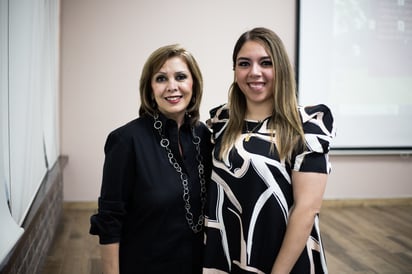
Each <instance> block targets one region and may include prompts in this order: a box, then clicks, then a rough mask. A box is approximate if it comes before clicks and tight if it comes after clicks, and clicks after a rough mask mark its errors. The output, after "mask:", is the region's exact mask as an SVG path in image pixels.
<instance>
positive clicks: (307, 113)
mask: <svg viewBox="0 0 412 274" xmlns="http://www.w3.org/2000/svg"><path fill="white" fill-rule="evenodd" d="M298 110H299V114H300V117H301V119H302V123H303V130H304V131H307V130H309V131H310V129H311V128H312V129H313V128H316V127H322V128H324V129H325V130H326V131H328V132H331V133H332V132H333V126H334V123H333V115H332V111H331V110H330V108H329V107H328V106H326V105H324V104H319V105H313V106H299V107H298Z"/></svg>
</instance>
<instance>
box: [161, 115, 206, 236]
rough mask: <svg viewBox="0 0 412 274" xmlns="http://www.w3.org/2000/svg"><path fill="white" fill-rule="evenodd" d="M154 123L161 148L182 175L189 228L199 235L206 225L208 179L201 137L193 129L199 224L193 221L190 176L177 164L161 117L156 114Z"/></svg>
mask: <svg viewBox="0 0 412 274" xmlns="http://www.w3.org/2000/svg"><path fill="white" fill-rule="evenodd" d="M153 118H154V123H153V127H154V128H155V129H156V130H157V131H158V132H159V135H160V146H162V147H163V148H164V149H165V150H166V152H167V158H168V159H169V163H170V164H171V165H172V167H174V169H175V170H176V172H177V173H178V174H179V175H180V180H181V181H182V186H183V196H182V197H183V201H184V202H185V211H186V213H185V217H186V221H187V223H188V225H189V227H190V228H191V229H192V230H193V232H194V233H198V232H200V231H202V228H203V224H204V219H205V216H204V208H205V204H206V179H205V169H204V165H203V163H202V161H203V156H202V155H201V154H200V141H201V139H200V137H199V136H197V135H196V133H195V130H194V128H193V127H191V132H192V136H193V139H192V142H193V144H194V145H195V148H196V152H197V154H196V160H197V161H198V163H199V164H198V165H197V170H198V174H199V180H200V204H201V206H200V215H199V219H198V221H197V223H195V222H194V220H193V213H192V212H191V211H190V209H191V207H192V206H191V205H190V193H189V182H188V176H187V174H186V173H184V172H183V171H182V167H181V166H180V165H179V163H178V162H177V160H176V158H175V156H174V155H173V152H172V150H171V149H170V147H169V144H170V141H169V139H167V138H166V137H165V136H164V135H163V132H162V126H163V123H162V122H161V121H160V120H159V115H158V114H157V113H156V114H155V115H154V116H153Z"/></svg>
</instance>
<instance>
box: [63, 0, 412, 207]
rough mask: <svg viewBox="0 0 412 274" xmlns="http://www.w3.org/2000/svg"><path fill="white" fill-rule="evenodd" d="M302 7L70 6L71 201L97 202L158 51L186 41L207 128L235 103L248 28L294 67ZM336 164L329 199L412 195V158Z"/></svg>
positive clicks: (234, 2)
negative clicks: (236, 71)
mask: <svg viewBox="0 0 412 274" xmlns="http://www.w3.org/2000/svg"><path fill="white" fill-rule="evenodd" d="M295 8H296V3H295V1H282V0H259V1H253V2H251V1H245V0H226V1H219V0H214V1H192V0H177V1H167V0H156V1H132V0H128V1H127V0H122V1H116V0H105V1H101V0H100V1H99V0H86V1H85V0H62V59H61V66H62V67H61V73H62V75H61V79H62V83H61V92H62V94H61V100H62V102H61V106H62V107H61V111H62V113H61V119H62V121H61V138H62V140H61V150H62V154H66V155H68V156H69V163H68V165H67V167H66V168H65V170H64V183H65V185H64V195H65V200H66V201H95V200H96V199H97V197H98V194H99V190H100V183H101V171H102V165H103V159H104V155H103V145H104V141H105V138H106V136H107V134H108V133H109V132H110V131H111V130H112V129H114V128H116V127H118V126H120V125H122V124H123V123H125V122H127V121H129V120H131V119H133V118H135V117H136V116H137V112H138V105H139V98H138V81H139V77H140V72H141V68H142V66H143V63H144V62H145V60H146V58H147V57H148V55H149V54H150V53H151V52H152V51H153V50H154V49H156V48H157V47H160V46H163V45H165V44H170V43H176V42H178V43H181V44H183V45H184V46H186V47H187V48H188V49H189V50H190V51H191V52H193V54H194V55H195V57H196V58H197V60H198V62H199V65H200V67H201V69H202V71H203V75H204V80H205V94H204V100H203V104H202V109H201V115H202V117H201V118H202V120H205V119H206V118H207V113H208V110H209V109H210V108H211V107H213V106H215V105H217V104H220V103H223V102H225V101H226V95H227V89H228V87H229V84H230V83H231V80H232V75H233V72H232V64H231V54H232V48H233V46H234V43H235V41H236V39H237V38H238V36H239V35H240V34H241V33H243V32H244V31H245V30H247V29H250V28H252V27H255V26H266V27H269V28H271V29H273V30H275V31H276V32H277V33H278V34H279V36H280V37H281V38H282V39H283V41H284V43H285V45H286V48H287V49H288V52H289V54H290V57H291V60H292V62H293V63H294V61H295V44H296V15H295ZM332 161H333V166H334V172H333V174H332V175H331V177H330V180H329V185H328V189H327V193H326V198H371V197H373V198H379V197H411V196H412V187H411V186H409V184H410V181H411V179H410V178H412V159H411V158H400V157H394V156H383V157H380V156H368V157H364V156H332ZM388 181H389V182H388ZM388 185H390V187H388Z"/></svg>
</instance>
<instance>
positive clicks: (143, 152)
mask: <svg viewBox="0 0 412 274" xmlns="http://www.w3.org/2000/svg"><path fill="white" fill-rule="evenodd" d="M159 120H160V121H162V123H163V134H164V136H165V137H167V138H168V139H169V140H170V149H171V150H172V152H173V154H174V156H175V158H176V159H177V162H178V163H179V164H180V166H181V167H182V169H183V171H184V173H186V174H187V175H188V181H189V189H190V192H189V194H190V204H191V206H192V208H191V212H193V215H194V217H193V219H194V222H197V220H198V217H199V214H200V200H199V197H200V183H199V174H198V161H197V160H196V155H197V152H196V149H195V145H194V144H193V142H192V140H193V137H192V134H191V130H190V126H189V123H188V119H187V118H186V121H185V123H184V124H183V125H182V126H181V127H180V130H179V131H178V129H177V124H176V123H175V121H173V120H169V119H166V118H165V117H164V116H162V115H160V117H159ZM195 132H196V135H197V136H199V137H200V138H201V144H200V151H201V154H202V156H203V164H204V166H205V176H206V179H208V178H210V170H211V149H212V146H211V143H210V131H209V129H208V128H207V127H206V126H205V125H204V124H199V125H198V126H196V127H195ZM178 135H179V136H178ZM177 140H180V144H181V148H182V155H183V158H182V157H181V156H180V153H179V147H178V141H177ZM104 150H105V163H104V168H103V180H102V186H101V194H100V197H99V200H98V204H99V205H98V213H97V214H95V215H93V216H92V217H91V219H90V221H91V227H90V233H91V234H94V235H98V236H99V242H100V244H109V243H120V245H119V246H120V251H119V263H120V273H121V274H126V273H133V274H136V273H144V274H156V273H162V274H163V273H176V274H182V273H187V274H189V273H190V274H192V273H200V272H201V259H202V252H203V247H204V246H203V233H201V232H199V233H194V232H193V231H192V230H191V228H190V227H189V225H188V223H187V220H186V217H185V216H186V215H185V213H186V212H185V209H184V205H185V204H184V201H183V198H182V196H183V187H182V181H181V180H180V175H179V174H178V173H177V172H176V170H175V168H174V167H172V166H171V164H170V163H169V160H168V157H167V153H166V151H165V149H164V148H163V147H161V146H160V135H159V132H158V131H157V130H156V129H155V128H154V119H153V117H151V116H148V115H146V116H143V117H141V118H138V119H135V120H133V121H131V122H129V123H127V124H126V125H124V126H122V127H120V128H118V129H116V130H114V131H113V132H111V133H110V134H109V136H108V138H107V141H106V144H105V148H104ZM207 182H208V181H207Z"/></svg>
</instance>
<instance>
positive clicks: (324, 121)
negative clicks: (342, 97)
mask: <svg viewBox="0 0 412 274" xmlns="http://www.w3.org/2000/svg"><path fill="white" fill-rule="evenodd" d="M299 114H300V117H301V119H302V125H303V132H304V134H305V142H306V149H305V150H304V151H301V152H297V153H295V154H294V156H293V158H294V159H293V160H294V161H293V162H294V163H293V170H296V171H301V172H318V173H326V174H328V173H330V171H331V164H330V161H329V155H328V153H329V150H330V144H331V142H332V139H333V137H334V136H335V128H334V123H333V115H332V112H331V110H330V109H329V108H328V107H327V106H326V105H322V104H321V105H315V106H307V107H299Z"/></svg>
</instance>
